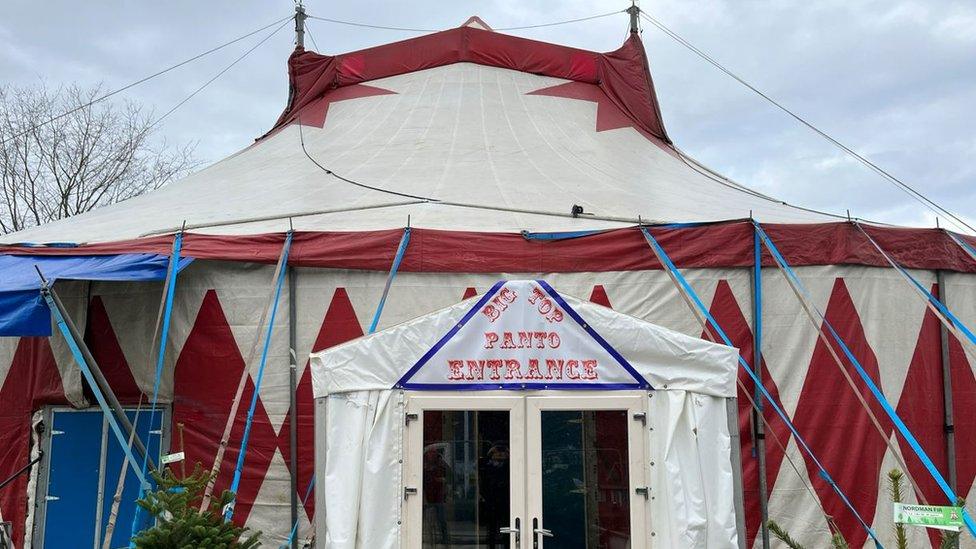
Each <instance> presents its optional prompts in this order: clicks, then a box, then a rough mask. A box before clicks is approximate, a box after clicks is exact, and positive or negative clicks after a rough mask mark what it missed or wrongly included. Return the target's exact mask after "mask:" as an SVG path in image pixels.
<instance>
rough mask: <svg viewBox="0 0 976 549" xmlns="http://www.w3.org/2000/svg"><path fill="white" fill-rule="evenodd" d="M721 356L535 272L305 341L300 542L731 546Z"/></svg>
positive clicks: (731, 391)
mask: <svg viewBox="0 0 976 549" xmlns="http://www.w3.org/2000/svg"><path fill="white" fill-rule="evenodd" d="M736 360H737V351H736V350H735V349H732V348H729V347H724V346H721V345H716V344H713V343H710V342H706V341H703V340H699V339H695V338H692V337H689V336H685V335H682V334H679V333H677V332H673V331H670V330H667V329H664V328H660V327H658V326H654V325H652V324H649V323H647V322H643V321H641V320H638V319H636V318H633V317H629V316H627V315H623V314H620V313H617V312H614V311H612V310H611V309H608V308H605V307H602V306H600V305H596V304H593V303H590V302H587V301H583V300H580V299H576V298H574V297H571V296H563V295H561V294H560V293H559V292H558V291H556V289H554V288H552V287H551V286H550V285H549V284H548V283H546V282H545V281H542V280H528V281H502V282H499V283H497V284H495V285H494V286H492V287H491V288H490V289H488V290H487V291H486V292H485V293H484V294H482V295H481V296H478V297H474V298H471V299H468V300H466V301H463V302H461V303H459V304H457V305H455V306H452V307H448V308H446V309H442V310H440V311H437V312H434V313H431V314H429V315H426V316H423V317H420V318H417V319H414V320H412V321H409V322H406V323H404V324H400V325H398V326H394V327H392V328H390V329H388V330H384V331H382V332H378V333H376V334H373V335H370V336H367V337H363V338H360V339H357V340H353V341H351V342H349V343H346V344H344V345H340V346H337V347H333V348H331V349H329V350H327V351H324V352H321V353H316V354H313V355H312V368H313V370H312V377H313V387H314V396H315V399H316V466H315V469H316V471H315V472H316V478H317V479H319V480H318V482H317V483H316V490H317V492H316V501H317V502H319V503H317V508H318V509H320V510H321V511H318V512H316V532H317V539H316V542H317V546H319V547H327V548H339V547H342V548H346V547H348V548H359V547H407V548H415V547H416V548H419V547H495V546H497V544H501V545H502V546H505V547H513V548H517V547H533V548H538V547H570V548H571V547H595V546H601V547H632V548H635V549H640V548H645V547H678V546H681V547H738V546H739V539H741V538H740V535H739V533H738V532H737V529H736V501H735V499H736V497H737V494H736V491H735V489H734V486H735V478H734V476H733V470H737V469H738V467H735V468H734V467H733V459H734V458H735V457H736V456H735V454H734V453H733V452H732V448H736V447H737V445H733V444H732V439H731V436H730V430H729V418H730V416H729V411H730V410H734V396H735V372H736V367H737V363H736Z"/></svg>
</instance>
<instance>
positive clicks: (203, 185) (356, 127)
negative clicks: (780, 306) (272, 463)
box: [0, 30, 836, 243]
mask: <svg viewBox="0 0 976 549" xmlns="http://www.w3.org/2000/svg"><path fill="white" fill-rule="evenodd" d="M470 32H475V31H474V30H470ZM476 32H479V33H481V34H482V35H496V33H491V32H487V31H480V30H478V31H476ZM638 43H639V42H638ZM393 46H395V45H391V46H390V47H393ZM542 46H545V45H542ZM542 46H540V47H542ZM554 47H555V46H554ZM573 51H580V50H573ZM347 55H352V54H347ZM554 55H555V56H556V57H557V58H558V56H559V55H562V54H561V53H557V54H554ZM567 55H569V54H567ZM574 55H575V54H574ZM594 55H596V54H594ZM641 55H643V52H642V51H641ZM648 82H649V80H648ZM567 85H568V86H569V87H566V86H567ZM560 86H563V87H560ZM573 86H577V87H573ZM651 93H653V91H652V92H651ZM651 98H652V99H653V96H652V97H651ZM654 101H656V100H654ZM655 108H656V106H655ZM297 112H298V113H300V115H301V116H302V117H303V118H302V122H303V126H302V128H301V131H300V130H299V126H298V125H297V124H295V123H291V124H287V125H284V126H282V127H279V128H278V129H277V130H276V131H275V132H274V133H272V134H271V135H270V136H268V137H266V138H264V139H262V140H260V141H258V142H257V143H255V144H253V145H252V146H250V147H248V148H246V149H244V150H242V151H240V152H238V153H237V154H234V155H233V156H231V157H229V158H226V159H224V160H221V161H219V162H217V163H216V164H214V165H212V166H210V167H208V168H206V169H203V170H201V171H200V172H198V173H196V174H193V175H191V176H189V177H187V178H186V179H184V180H182V181H179V182H176V183H173V184H171V185H168V186H167V187H165V188H163V189H160V190H157V191H155V192H152V193H150V194H148V195H145V196H142V197H138V198H134V199H131V200H128V201H126V202H123V203H120V204H116V205H112V206H108V207H104V208H101V209H99V210H96V211H94V212H90V213H86V214H82V215H78V216H76V217H73V218H70V219H67V220H62V221H58V222H54V223H49V224H47V225H44V226H41V227H36V228H32V229H27V230H25V231H21V232H19V233H14V234H10V235H6V236H3V237H0V243H17V242H32V243H46V242H75V243H94V242H107V241H115V240H125V239H130V238H138V237H141V236H146V235H151V234H160V233H165V232H173V231H175V230H177V229H178V228H179V227H180V226H181V225H182V224H183V222H184V221H186V223H187V225H188V228H189V229H190V230H193V231H194V232H198V233H213V234H255V233H266V232H281V231H284V230H287V228H288V220H287V217H289V216H292V217H293V223H294V227H295V229H297V230H303V231H366V230H374V229H390V228H396V227H403V226H405V225H406V223H407V217H408V216H409V217H410V219H411V224H412V226H415V227H419V228H432V229H447V230H459V231H487V232H518V231H523V230H528V231H576V230H586V229H603V228H611V227H620V226H626V225H633V224H634V222H635V221H636V220H637V219H638V217H640V218H642V219H643V220H645V221H650V222H692V221H718V220H728V219H740V218H746V217H749V216H750V214H751V215H752V216H753V217H754V218H756V219H758V220H760V221H764V222H771V223H779V222H784V223H793V222H796V223H804V222H824V221H831V220H835V219H836V218H834V217H831V216H828V215H825V214H820V213H815V212H812V211H808V210H804V209H802V208H797V207H794V206H790V205H787V204H785V203H782V202H780V201H778V200H775V199H772V198H769V197H766V196H763V195H761V194H759V193H756V192H754V191H752V190H749V189H747V188H745V187H743V186H741V185H738V184H736V183H733V182H730V181H728V180H725V179H723V178H721V177H720V176H717V175H715V174H713V173H712V172H710V171H708V170H707V169H705V168H703V167H701V166H699V165H698V164H696V163H695V162H694V161H693V160H690V159H687V158H685V157H683V156H682V155H681V154H679V153H678V152H677V151H676V149H674V148H673V147H672V146H671V145H670V144H668V143H667V142H666V141H665V140H662V139H660V138H657V137H652V136H650V135H649V134H647V132H642V131H641V130H639V129H637V127H636V126H635V125H634V124H631V123H630V122H628V119H627V117H626V115H624V114H623V111H622V110H620V109H619V108H618V106H617V104H616V103H615V102H614V101H613V100H612V99H611V98H610V97H609V96H608V95H606V94H605V93H604V92H603V91H601V88H599V87H598V86H597V85H594V84H590V83H585V82H571V81H569V80H566V79H562V78H555V77H551V76H542V75H540V74H532V73H530V72H522V71H519V70H512V69H510V68H502V67H498V66H489V65H486V64H476V63H470V62H454V63H448V64H444V65H441V66H434V67H432V68H427V69H423V70H414V71H410V72H405V73H403V74H397V75H394V76H389V77H385V78H379V79H374V80H369V81H368V82H367V83H365V84H364V83H354V84H349V85H343V86H342V87H337V88H334V89H330V90H327V91H325V92H324V93H323V94H322V95H321V97H319V99H317V100H316V101H315V102H313V103H311V104H308V105H305V106H304V107H303V108H301V109H299V110H298V111H297ZM323 118H324V123H323ZM302 137H304V141H305V148H304V150H303V147H302V143H301V141H302ZM306 151H307V154H306ZM313 159H314V161H313ZM316 163H318V164H319V165H316ZM323 168H327V169H328V170H331V171H333V172H334V173H335V174H338V175H341V176H343V177H344V178H348V179H350V180H352V181H354V182H356V183H359V184H361V185H357V184H354V183H350V182H347V181H344V180H341V179H339V178H337V177H335V176H333V175H330V174H329V173H326V171H325V170H324V169H323ZM362 185H365V186H369V187H375V188H380V189H383V190H387V191H394V192H395V193H403V194H407V195H412V196H413V197H415V198H411V197H405V196H399V195H396V194H389V193H387V192H381V191H379V190H374V189H370V188H365V187H364V186H362ZM416 197H420V198H416ZM425 199H430V200H425ZM574 205H579V206H582V207H583V210H584V212H585V213H584V214H583V215H581V216H580V217H578V218H574V217H572V216H570V215H569V214H570V212H571V209H572V207H573V206H574ZM324 212H328V213H324ZM534 212H538V213H534ZM549 214H551V215H549Z"/></svg>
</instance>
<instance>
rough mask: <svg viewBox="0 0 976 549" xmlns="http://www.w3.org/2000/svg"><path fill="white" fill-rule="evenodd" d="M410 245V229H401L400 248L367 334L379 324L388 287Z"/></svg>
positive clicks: (388, 290) (373, 330)
mask: <svg viewBox="0 0 976 549" xmlns="http://www.w3.org/2000/svg"><path fill="white" fill-rule="evenodd" d="M409 243H410V227H407V228H406V229H403V236H402V237H400V246H399V247H398V248H397V251H396V256H395V257H394V258H393V266H392V267H390V274H389V275H388V276H387V277H386V287H384V288H383V296H382V297H380V304H379V305H378V306H377V307H376V313H375V314H373V321H372V322H370V323H369V332H367V333H370V334H371V333H373V332H375V331H376V326H377V325H378V324H379V323H380V315H382V314H383V306H384V305H386V296H387V295H388V294H389V293H390V285H392V284H393V279H394V278H396V275H397V270H399V269H400V262H402V261H403V256H404V254H406V253H407V244H409Z"/></svg>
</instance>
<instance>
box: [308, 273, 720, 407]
mask: <svg viewBox="0 0 976 549" xmlns="http://www.w3.org/2000/svg"><path fill="white" fill-rule="evenodd" d="M506 289H507V290H510V291H511V292H512V293H513V294H514V295H516V296H517V298H516V301H515V303H513V304H512V305H511V309H508V310H506V311H504V312H503V313H502V314H503V315H506V314H515V315H516V318H515V319H514V322H513V323H512V325H514V326H519V327H523V326H524V327H523V328H522V329H532V328H531V327H529V326H531V325H532V319H531V318H525V317H521V316H519V314H520V313H522V312H524V311H523V310H522V309H518V308H517V307H518V306H519V305H520V304H525V303H524V302H525V301H526V299H527V298H528V297H529V296H530V295H532V292H533V290H534V289H538V290H539V291H540V292H541V293H543V294H544V295H546V296H552V297H554V298H555V300H556V302H557V306H561V307H563V308H564V309H565V310H566V312H567V315H566V317H565V318H564V319H563V320H562V321H561V322H558V323H548V324H546V321H541V322H542V323H543V324H544V325H545V326H546V327H547V328H546V329H549V330H556V331H557V332H559V333H563V334H564V336H563V342H562V346H561V347H560V348H559V349H558V351H559V353H555V354H556V355H559V356H562V355H561V354H560V353H561V352H563V350H564V348H569V349H573V351H567V353H568V354H567V355H566V356H567V357H571V356H575V355H572V354H571V353H572V352H576V350H578V349H579V348H581V347H583V346H580V345H578V344H577V342H576V341H571V340H570V337H569V336H568V335H565V334H568V333H571V332H570V330H569V329H568V328H569V326H570V325H572V324H573V322H572V321H571V319H570V318H569V317H570V316H571V315H572V314H573V313H575V314H576V315H578V318H579V322H580V323H581V324H585V325H587V326H588V327H589V328H591V329H592V330H594V331H595V332H596V333H598V334H600V336H602V338H604V342H605V343H606V344H607V345H608V347H609V348H612V349H614V350H615V351H616V352H618V353H619V355H620V356H621V357H623V359H624V360H625V361H626V362H628V363H629V365H630V366H632V367H633V370H634V371H635V372H636V373H637V374H638V375H639V377H643V379H644V380H646V382H647V383H648V384H649V386H650V387H652V388H655V389H669V390H682V391H690V392H694V393H700V394H706V395H711V396H719V397H732V396H735V390H736V389H735V376H736V371H737V368H738V351H737V350H736V349H734V348H732V347H726V346H724V345H718V344H715V343H712V342H710V341H705V340H703V339H698V338H694V337H691V336H687V335H684V334H681V333H678V332H675V331H673V330H669V329H667V328H662V327H660V326H656V325H654V324H651V323H649V322H646V321H643V320H640V319H638V318H634V317H632V316H628V315H625V314H622V313H618V312H616V311H614V310H613V309H610V308H608V307H604V306H602V305H597V304H595V303H592V302H590V301H586V300H583V299H579V298H575V297H572V296H568V295H562V294H558V293H557V292H556V291H555V290H554V289H552V288H551V287H549V286H548V284H546V283H545V282H543V281H533V280H513V281H503V282H500V283H499V284H497V285H496V286H495V287H493V288H492V289H491V290H489V292H486V293H485V294H484V295H482V296H480V297H473V298H470V299H467V300H465V301H462V302H461V303H458V304H456V305H452V306H450V307H447V308H445V309H441V310H439V311H435V312H433V313H430V314H427V315H424V316H421V317H418V318H415V319H413V320H411V321H408V322H405V323H403V324H399V325H397V326H393V327H391V328H388V329H386V330H383V331H381V332H377V333H375V334H372V335H368V336H364V337H361V338H358V339H354V340H352V341H350V342H347V343H344V344H341V345H337V346H335V347H331V348H329V349H327V350H325V351H320V352H318V353H313V354H312V355H311V365H312V391H313V394H314V396H315V397H316V398H320V397H324V396H328V395H329V394H333V393H345V392H350V391H368V390H383V389H392V388H394V387H395V386H397V385H398V384H399V383H400V382H401V381H402V380H405V379H407V378H408V377H409V376H410V375H411V374H415V373H417V372H420V371H421V370H419V369H416V368H412V367H414V366H415V365H418V366H419V367H420V368H427V367H432V368H438V367H442V366H443V365H441V364H433V363H426V362H424V360H423V359H425V358H429V356H430V352H431V351H432V350H436V349H438V348H439V347H440V346H441V345H442V344H443V343H444V339H447V337H450V336H452V335H453V336H460V337H463V336H461V334H463V330H464V329H465V327H466V324H465V323H467V322H468V321H469V320H470V317H471V315H472V313H474V314H475V316H480V315H477V313H480V312H481V309H482V307H483V306H485V303H486V302H487V300H488V299H491V298H492V297H493V296H497V295H499V294H500V293H501V292H502V291H504V290H506ZM530 308H531V307H530ZM570 311H572V312H570ZM504 318H505V317H504V316H502V318H501V320H500V321H499V322H498V324H499V327H498V329H499V330H501V329H503V328H501V325H503V322H502V321H503V320H504ZM474 322H476V321H472V322H471V323H472V324H473V323H474ZM562 324H566V325H562ZM459 325H460V326H459ZM477 327H478V326H473V327H472V328H477ZM506 329H511V328H506ZM564 330H565V331H564ZM471 335H472V336H473V337H472V340H471V342H472V343H474V344H473V345H471V346H470V351H469V352H470V356H469V355H466V354H464V349H465V348H466V347H465V345H464V344H462V345H461V346H460V347H459V348H457V349H452V353H454V351H458V352H456V353H454V354H450V355H449V356H450V357H455V356H456V357H457V358H470V357H478V358H497V357H502V356H504V357H517V356H518V355H519V353H520V351H517V350H505V351H502V350H501V349H498V350H497V352H496V351H493V352H491V353H489V354H484V353H482V354H478V353H479V351H480V348H481V347H482V346H481V345H480V343H482V342H483V341H484V338H483V330H478V329H472V334H471ZM583 337H584V338H585V337H586V336H583ZM499 346H501V343H499ZM536 351H537V350H536ZM537 352H540V351H537ZM434 357H435V361H436V359H437V355H434ZM605 367H608V365H605V364H603V363H602V362H601V363H600V365H599V366H598V368H600V369H602V368H605ZM602 371H605V370H602ZM486 378H487V376H486ZM412 379H415V378H412ZM428 379H435V378H434V376H428ZM601 379H602V378H601ZM497 383H502V384H504V383H506V382H505V381H504V379H502V381H500V382H497ZM530 384H531V382H526V383H523V385H530ZM408 385H409V384H408ZM430 387H432V388H436V387H437V386H436V385H433V384H431V385H430ZM456 388H459V389H463V388H468V389H471V388H490V387H482V386H480V385H475V384H468V385H464V384H463V383H459V384H457V385H456ZM533 388H537V387H533Z"/></svg>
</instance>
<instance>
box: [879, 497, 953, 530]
mask: <svg viewBox="0 0 976 549" xmlns="http://www.w3.org/2000/svg"><path fill="white" fill-rule="evenodd" d="M895 522H896V523H898V524H911V525H913V526H925V527H928V528H938V529H940V530H953V531H956V532H958V531H959V530H960V529H961V528H962V526H963V521H962V509H961V508H960V507H942V506H938V505H910V504H907V503H896V504H895Z"/></svg>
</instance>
